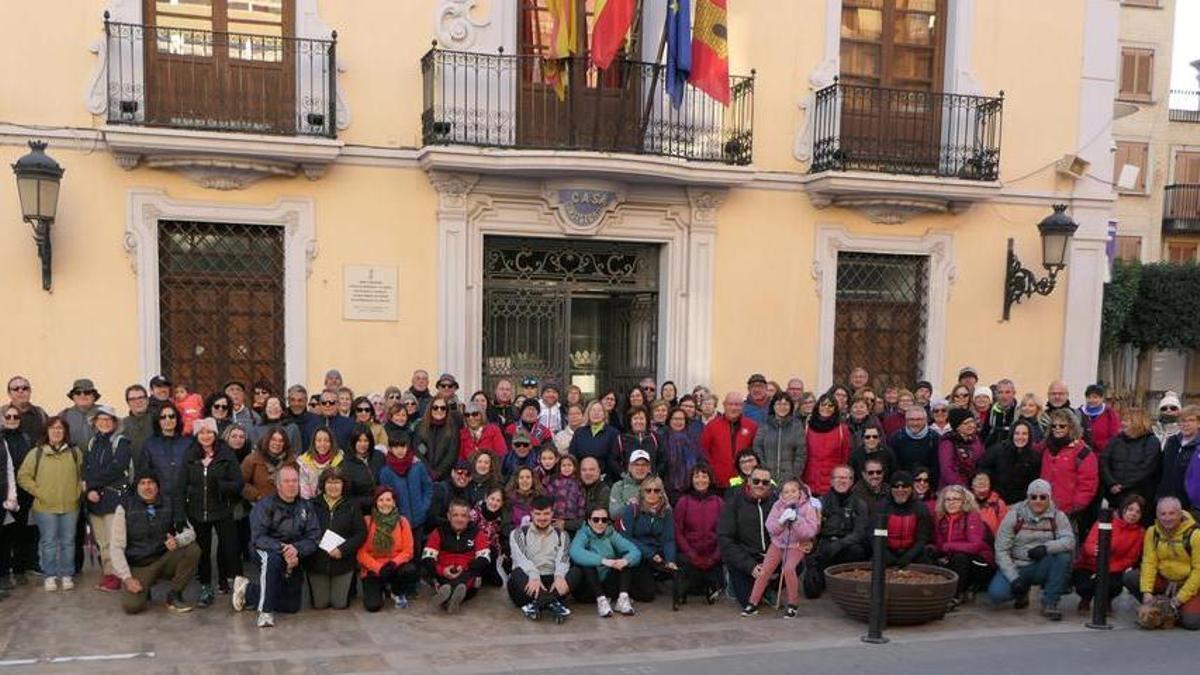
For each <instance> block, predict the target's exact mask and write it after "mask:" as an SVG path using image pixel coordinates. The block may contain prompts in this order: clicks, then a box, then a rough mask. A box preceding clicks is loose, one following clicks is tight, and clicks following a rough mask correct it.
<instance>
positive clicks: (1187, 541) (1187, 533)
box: [1154, 525, 1196, 558]
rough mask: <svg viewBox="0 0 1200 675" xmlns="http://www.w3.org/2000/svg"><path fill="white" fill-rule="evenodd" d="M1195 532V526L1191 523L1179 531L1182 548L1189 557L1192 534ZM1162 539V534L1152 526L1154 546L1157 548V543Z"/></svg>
mask: <svg viewBox="0 0 1200 675" xmlns="http://www.w3.org/2000/svg"><path fill="white" fill-rule="evenodd" d="M1195 532H1196V526H1195V525H1192V526H1191V527H1189V528H1188V529H1186V530H1184V531H1183V532H1182V533H1181V536H1180V538H1181V539H1182V540H1183V550H1184V552H1185V553H1187V554H1188V557H1189V558H1190V557H1191V556H1192V535H1193V534H1195ZM1161 540H1162V535H1160V534H1159V533H1158V528H1157V527H1155V528H1154V547H1155V548H1158V543H1159V542H1160V541H1161Z"/></svg>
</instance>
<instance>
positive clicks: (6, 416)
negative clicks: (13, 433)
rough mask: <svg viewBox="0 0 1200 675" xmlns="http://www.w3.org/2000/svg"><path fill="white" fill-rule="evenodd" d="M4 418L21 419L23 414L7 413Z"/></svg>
mask: <svg viewBox="0 0 1200 675" xmlns="http://www.w3.org/2000/svg"><path fill="white" fill-rule="evenodd" d="M4 419H6V420H19V419H21V416H20V415H5V416H4Z"/></svg>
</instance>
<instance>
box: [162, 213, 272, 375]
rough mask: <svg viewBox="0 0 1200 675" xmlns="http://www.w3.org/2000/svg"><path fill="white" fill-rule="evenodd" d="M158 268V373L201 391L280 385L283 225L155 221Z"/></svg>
mask: <svg viewBox="0 0 1200 675" xmlns="http://www.w3.org/2000/svg"><path fill="white" fill-rule="evenodd" d="M158 268H159V315H160V322H161V338H160V340H161V343H160V348H161V351H162V370H163V372H164V373H165V374H167V375H168V376H170V377H172V378H174V379H175V381H182V382H186V383H187V384H188V385H189V386H190V387H191V388H192V390H194V391H202V392H211V391H216V390H218V389H219V388H220V387H221V386H222V385H223V384H224V383H225V382H227V381H229V380H231V379H238V380H241V381H243V382H246V383H247V386H249V384H250V383H251V382H254V381H255V380H258V379H265V380H268V381H270V382H272V383H274V384H275V385H276V387H279V388H281V387H282V386H283V384H284V342H283V338H284V304H283V272H284V268H283V228H281V227H278V226H274V225H241V224H232V223H197V222H185V221H159V224H158ZM277 390H281V389H277Z"/></svg>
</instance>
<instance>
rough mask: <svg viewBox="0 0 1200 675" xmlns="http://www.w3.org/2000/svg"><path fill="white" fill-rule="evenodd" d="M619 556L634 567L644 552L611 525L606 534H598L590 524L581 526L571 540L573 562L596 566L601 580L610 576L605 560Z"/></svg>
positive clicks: (581, 565) (630, 566) (583, 565)
mask: <svg viewBox="0 0 1200 675" xmlns="http://www.w3.org/2000/svg"><path fill="white" fill-rule="evenodd" d="M618 558H620V559H623V560H625V562H627V563H629V568H633V567H637V566H638V565H639V564H641V562H642V552H641V550H640V549H639V548H638V547H637V546H635V545H634V543H633V542H631V541H629V540H628V539H626V538H625V537H624V536H622V535H621V533H620V532H617V531H616V530H614V529H613V528H612V526H611V525H609V526H608V528H607V529H605V530H604V534H596V532H595V531H594V530H592V528H591V526H590V525H588V526H585V527H581V528H579V531H578V532H576V533H575V538H574V539H572V540H571V562H573V563H575V564H576V565H579V566H580V567H592V568H595V570H596V573H597V575H599V577H600V580H601V581H604V579H605V577H607V576H608V567H606V566H605V565H604V564H603V561H605V560H613V559H618ZM629 568H626V569H629Z"/></svg>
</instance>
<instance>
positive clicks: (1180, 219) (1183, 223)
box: [1163, 184, 1200, 234]
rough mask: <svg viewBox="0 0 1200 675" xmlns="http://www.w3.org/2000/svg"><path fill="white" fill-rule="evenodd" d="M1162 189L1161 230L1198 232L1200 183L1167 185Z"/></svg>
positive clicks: (1167, 231) (1185, 232) (1199, 221)
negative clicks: (1164, 195)
mask: <svg viewBox="0 0 1200 675" xmlns="http://www.w3.org/2000/svg"><path fill="white" fill-rule="evenodd" d="M1163 191H1164V192H1165V193H1166V200H1165V201H1164V203H1163V232H1166V233H1167V234H1200V185H1189V184H1176V185H1168V186H1167V187H1165V188H1164V189H1163Z"/></svg>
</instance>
